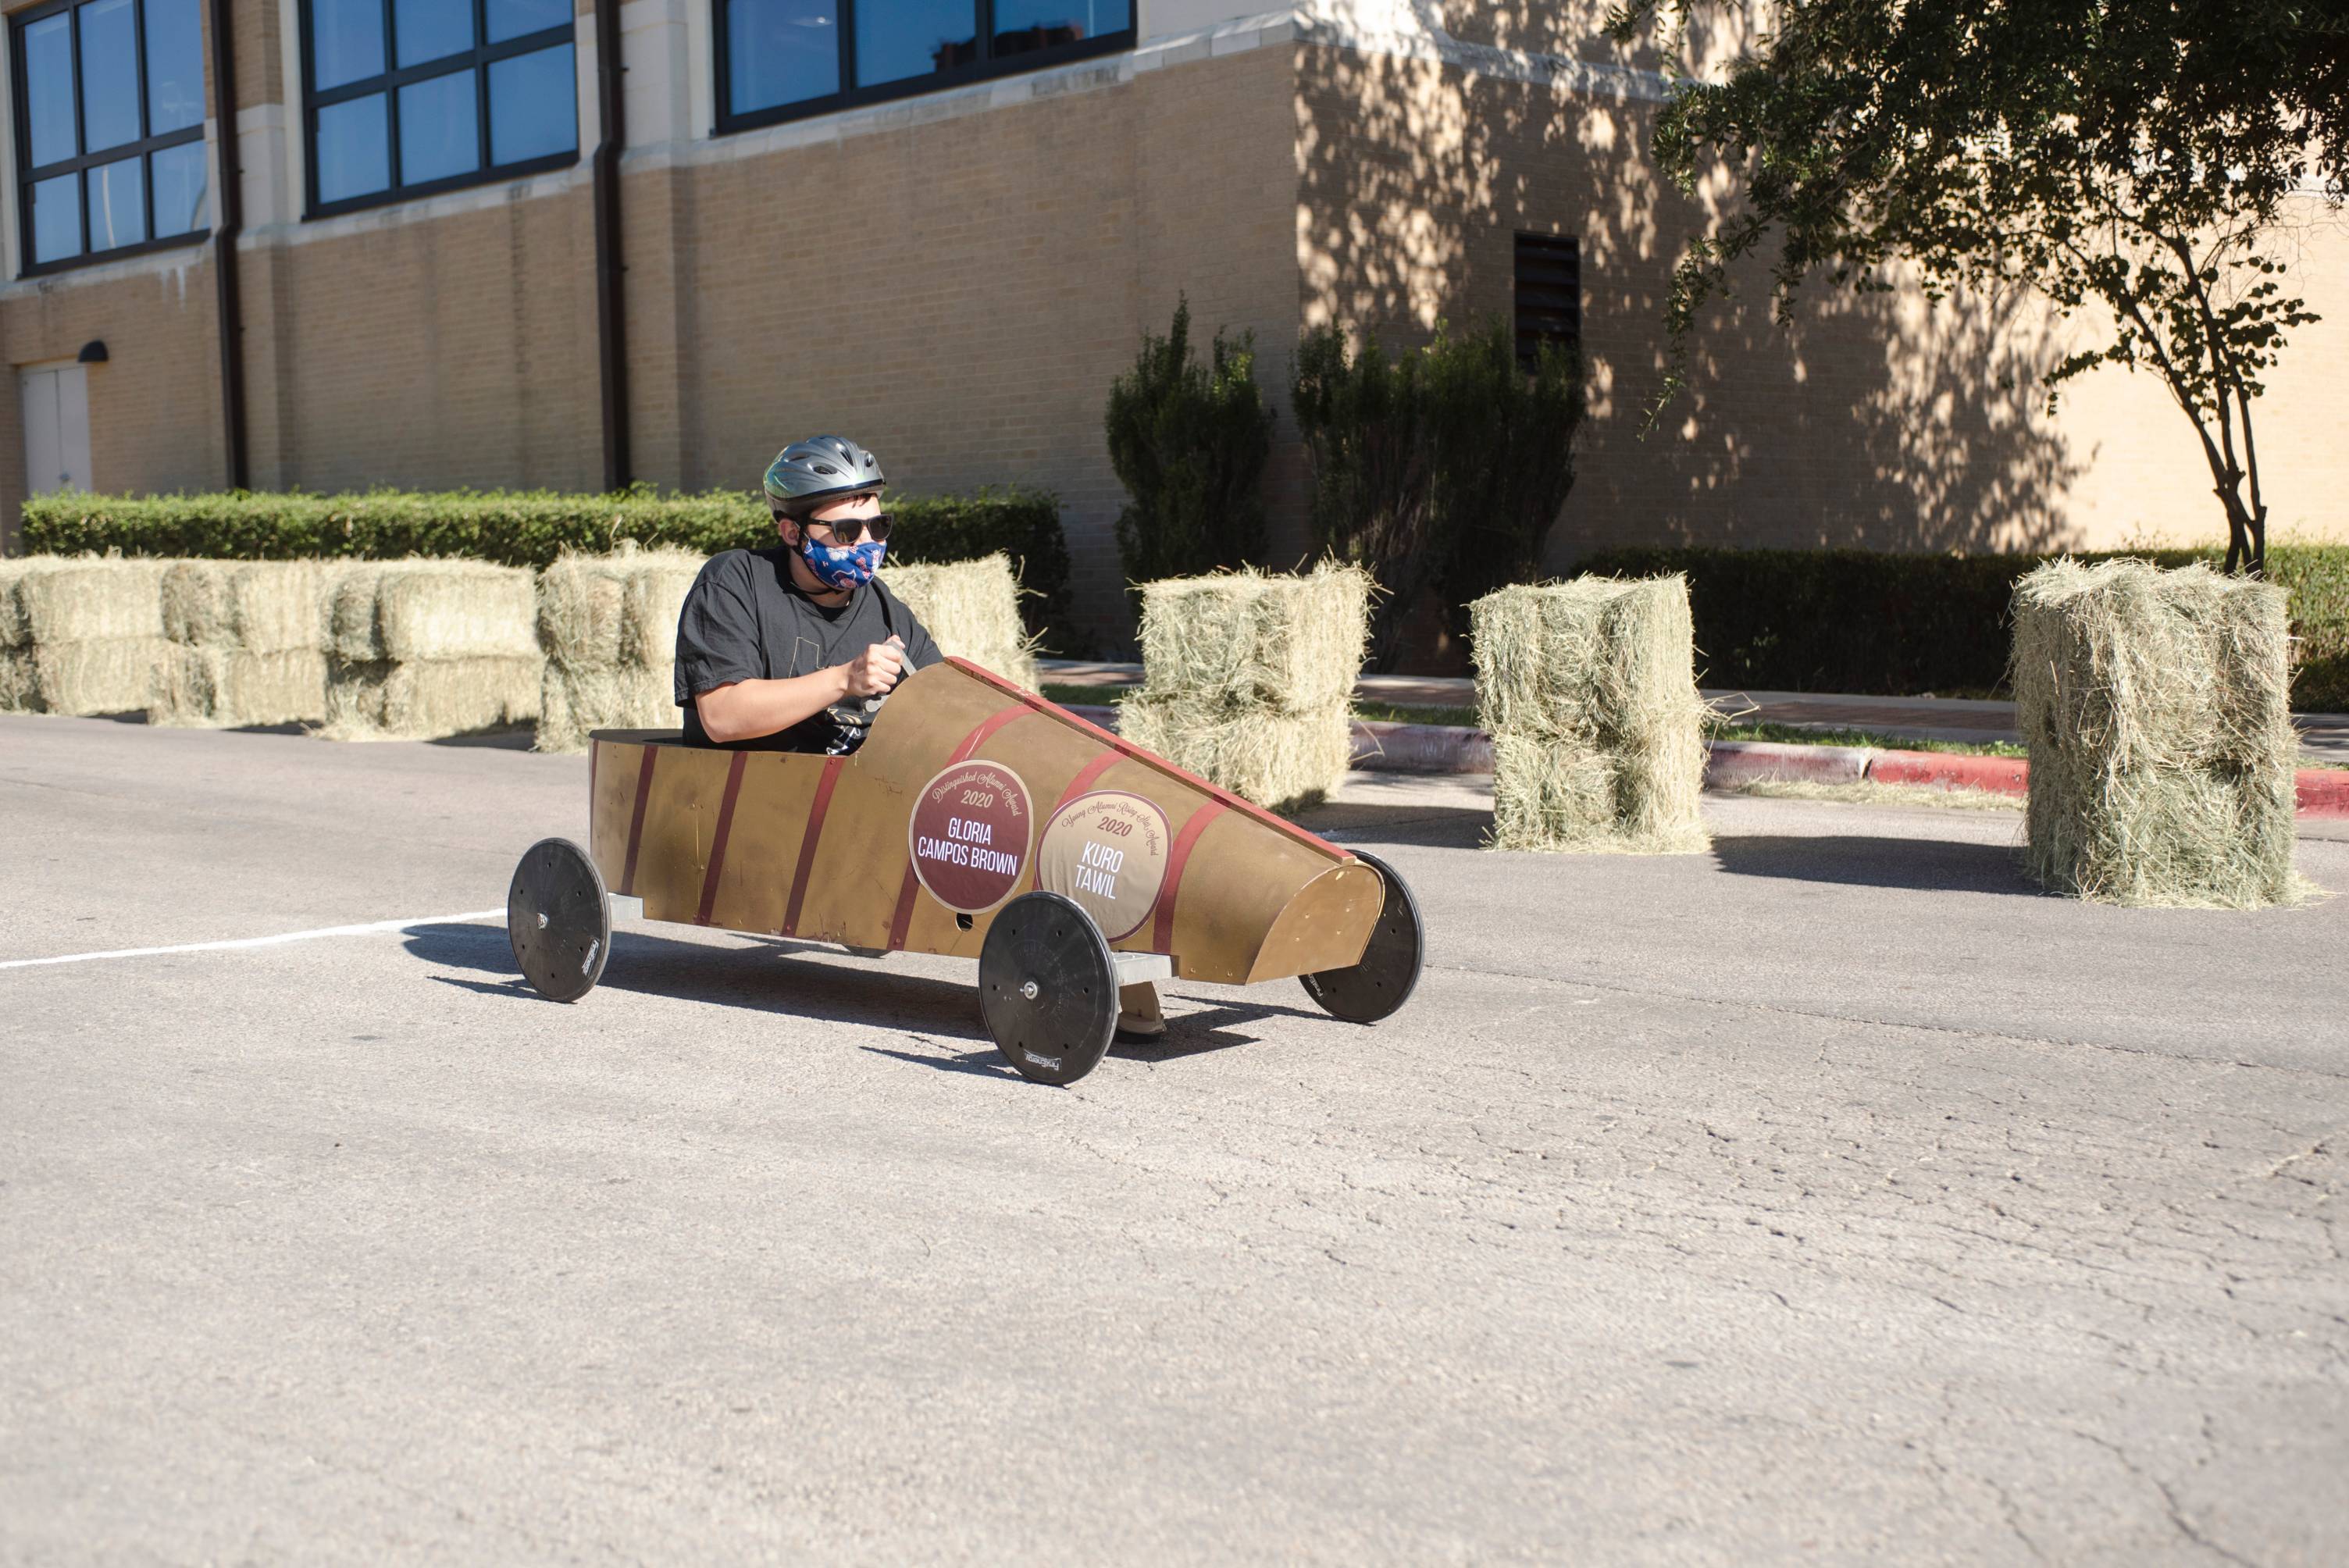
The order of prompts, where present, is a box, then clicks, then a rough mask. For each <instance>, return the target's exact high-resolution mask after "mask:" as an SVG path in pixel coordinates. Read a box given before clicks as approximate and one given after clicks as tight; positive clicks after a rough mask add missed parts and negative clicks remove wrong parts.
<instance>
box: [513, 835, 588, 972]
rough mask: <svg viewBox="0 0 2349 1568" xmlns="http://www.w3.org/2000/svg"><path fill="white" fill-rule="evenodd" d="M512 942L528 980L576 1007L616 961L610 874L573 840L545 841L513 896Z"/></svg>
mask: <svg viewBox="0 0 2349 1568" xmlns="http://www.w3.org/2000/svg"><path fill="white" fill-rule="evenodd" d="M506 938H507V940H508V941H510V942H512V944H513V955H514V962H515V963H517V964H519V965H522V973H523V979H525V980H527V981H529V982H530V984H531V986H532V988H533V990H535V991H536V992H537V993H538V994H539V995H542V996H543V997H545V998H546V999H547V1000H548V1001H550V1002H576V1001H577V1000H579V998H580V997H582V996H585V995H587V993H588V992H590V991H593V990H594V989H595V982H596V981H598V980H600V979H602V978H603V976H604V960H605V959H606V958H608V957H610V956H611V954H612V901H611V900H610V899H609V898H607V897H605V893H604V873H603V872H599V871H597V870H596V869H595V861H593V860H591V859H589V858H588V855H587V851H585V850H583V849H581V848H580V847H579V846H578V845H576V844H574V843H573V842H572V841H570V840H568V839H541V840H540V841H538V842H536V843H534V844H533V845H531V847H530V851H529V852H528V853H526V854H524V855H523V858H522V863H521V864H520V865H518V866H516V867H514V874H513V885H512V886H511V887H509V888H507V889H506Z"/></svg>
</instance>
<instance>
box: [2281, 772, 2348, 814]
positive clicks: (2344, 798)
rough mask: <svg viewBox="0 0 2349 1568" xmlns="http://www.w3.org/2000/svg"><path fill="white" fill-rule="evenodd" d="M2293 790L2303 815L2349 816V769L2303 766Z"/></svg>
mask: <svg viewBox="0 0 2349 1568" xmlns="http://www.w3.org/2000/svg"><path fill="white" fill-rule="evenodd" d="M2298 784H2299V788H2298V789H2295V790H2294V791H2293V794H2294V795H2295V797H2296V798H2297V799H2298V801H2299V805H2300V814H2301V815H2302V816H2303V817H2349V771H2344V770H2343V769H2338V768H2303V769H2301V770H2300V778H2299V780H2298Z"/></svg>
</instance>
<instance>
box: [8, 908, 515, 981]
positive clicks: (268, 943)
mask: <svg viewBox="0 0 2349 1568" xmlns="http://www.w3.org/2000/svg"><path fill="white" fill-rule="evenodd" d="M503 913H505V911H504V910H502V909H476V910H471V911H469V912H467V913H463V914H422V915H418V916H416V917H415V918H414V919H412V920H378V921H371V922H369V923H367V924H366V925H322V926H320V927H318V929H317V930H316V931H288V932H284V933H281V934H278V935H275V936H240V937H236V938H234V939H233V940H230V941H227V942H182V943H181V944H178V945H177V946H175V947H118V948H115V949H114V950H112V951H111V952H108V953H66V954H59V955H57V957H55V958H0V969H30V968H32V967H34V966H35V965H41V964H90V963H95V962H96V961H97V960H98V959H100V958H157V957H160V956H162V955H163V954H168V953H222V952H226V951H227V950H228V949H230V948H233V947H275V946H277V945H278V944H281V943H286V942H308V941H311V940H312V939H314V938H316V937H320V936H371V935H373V934H376V933H378V932H381V931H408V930H410V929H412V928H414V927H416V926H419V925H448V924H454V923H458V922H460V921H468V920H487V919H488V918H489V917H490V916H492V915H493V914H503Z"/></svg>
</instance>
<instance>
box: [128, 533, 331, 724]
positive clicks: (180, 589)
mask: <svg viewBox="0 0 2349 1568" xmlns="http://www.w3.org/2000/svg"><path fill="white" fill-rule="evenodd" d="M332 581H333V579H332V577H331V576H330V573H329V568H328V566H327V565H326V562H321V561H181V562H174V563H172V564H171V566H170V567H169V568H168V569H167V570H166V571H165V572H164V573H163V583H162V610H163V633H164V635H165V636H167V637H168V638H170V639H171V643H172V644H173V647H172V648H171V652H170V654H169V655H167V656H166V657H165V659H164V661H163V664H162V667H161V668H160V670H159V671H158V672H157V680H156V687H155V700H154V703H153V705H152V706H151V707H149V709H148V713H147V717H148V721H149V722H150V723H152V724H163V725H179V726H188V727H205V726H210V727H219V726H235V725H260V724H292V723H300V724H316V723H319V722H320V721H322V720H323V719H324V718H325V717H326V626H325V615H326V593H327V588H328V586H329V584H330V583H331V582H332Z"/></svg>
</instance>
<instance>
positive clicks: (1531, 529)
mask: <svg viewBox="0 0 2349 1568" xmlns="http://www.w3.org/2000/svg"><path fill="white" fill-rule="evenodd" d="M1289 396H1290V406H1291V407H1293V408H1294V409H1295V410H1296V413H1297V428H1298V430H1299V434H1300V435H1302V436H1303V437H1304V439H1305V449H1306V453H1307V455H1308V457H1309V459H1311V462H1312V468H1313V514H1312V516H1313V543H1314V547H1315V548H1316V549H1317V550H1319V551H1322V552H1327V553H1329V554H1331V555H1334V556H1336V557H1338V558H1339V559H1340V560H1341V561H1350V562H1355V563H1357V564H1359V565H1361V566H1362V567H1364V568H1366V569H1368V571H1369V572H1370V573H1371V577H1372V578H1373V579H1374V580H1375V581H1376V582H1377V583H1378V585H1379V594H1378V598H1377V601H1376V603H1374V604H1373V605H1372V607H1371V667H1373V668H1375V669H1380V670H1387V669H1392V668H1393V667H1394V664H1395V661H1396V659H1397V658H1398V657H1399V656H1400V655H1401V654H1402V631H1403V626H1404V624H1405V623H1406V622H1407V621H1409V620H1410V618H1411V614H1412V611H1413V607H1414V606H1415V605H1416V604H1417V603H1418V601H1419V596H1420V594H1421V593H1423V592H1425V591H1427V590H1428V588H1429V587H1430V586H1431V585H1432V586H1433V590H1434V592H1435V593H1437V594H1438V595H1440V597H1441V601H1442V604H1443V607H1444V614H1446V616H1447V617H1449V618H1451V619H1452V620H1453V621H1454V624H1458V622H1459V620H1460V616H1461V612H1462V610H1463V608H1464V606H1465V605H1466V604H1467V603H1468V602H1469V601H1470V600H1472V599H1475V598H1477V597H1480V596H1481V595H1483V594H1485V593H1490V592H1491V591H1492V590H1493V589H1495V588H1496V587H1499V586H1500V585H1501V584H1502V583H1530V582H1532V581H1533V580H1534V579H1536V578H1537V577H1538V576H1540V575H1541V569H1542V549H1543V546H1544V545H1545V544H1546V543H1547V541H1548V538H1549V531H1550V526H1551V524H1553V523H1555V522H1556V521H1557V514H1558V509H1559V508H1561V507H1563V506H1564V505H1565V504H1566V497H1567V492H1568V490H1572V489H1573V488H1574V432H1575V429H1576V428H1577V427H1578V426H1579V425H1580V424H1581V422H1582V414H1583V393H1582V372H1581V362H1580V360H1579V358H1578V356H1576V355H1575V354H1574V353H1573V352H1572V351H1571V350H1569V349H1566V348H1563V347H1560V346H1557V345H1556V344H1547V343H1546V344H1543V345H1542V346H1540V348H1539V349H1538V351H1537V353H1536V354H1535V355H1534V356H1533V363H1532V365H1531V366H1526V365H1525V364H1523V363H1521V362H1520V361H1519V359H1518V357H1517V349H1516V333H1515V331H1514V330H1513V329H1512V327H1511V325H1510V324H1509V323H1508V321H1507V320H1506V319H1505V318H1499V317H1495V319H1493V320H1491V321H1488V322H1484V323H1481V324H1472V325H1471V326H1470V327H1469V329H1468V330H1467V331H1466V332H1465V333H1463V334H1459V335H1454V333H1452V332H1451V331H1450V330H1449V329H1448V328H1447V327H1446V326H1445V325H1444V324H1442V323H1438V324H1437V326H1436V331H1435V336H1434V338H1433V340H1431V341H1430V342H1429V343H1428V344H1427V345H1426V346H1425V347H1423V348H1420V349H1418V350H1415V351H1411V352H1406V353H1403V354H1398V355H1392V356H1390V355H1389V354H1388V353H1387V352H1386V351H1385V350H1384V349H1383V348H1381V346H1380V345H1379V340H1378V337H1377V335H1375V334H1371V335H1366V336H1365V338H1364V340H1363V343H1362V348H1361V353H1359V354H1352V353H1349V351H1348V349H1347V346H1346V338H1345V335H1344V334H1343V333H1341V332H1340V331H1339V330H1338V329H1337V328H1336V327H1334V326H1319V327H1315V328H1313V329H1311V330H1310V331H1309V332H1307V333H1306V334H1305V335H1304V336H1303V337H1302V338H1301V339H1300V340H1299V343H1298V346H1297V368H1296V376H1295V378H1294V380H1293V382H1292V383H1291V386H1290V388H1289Z"/></svg>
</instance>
